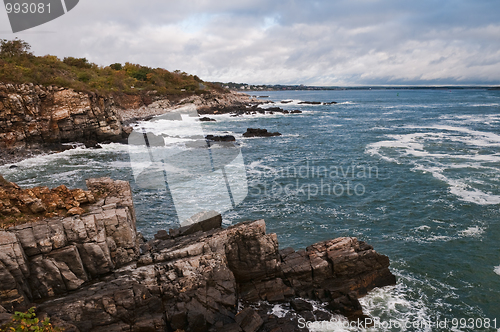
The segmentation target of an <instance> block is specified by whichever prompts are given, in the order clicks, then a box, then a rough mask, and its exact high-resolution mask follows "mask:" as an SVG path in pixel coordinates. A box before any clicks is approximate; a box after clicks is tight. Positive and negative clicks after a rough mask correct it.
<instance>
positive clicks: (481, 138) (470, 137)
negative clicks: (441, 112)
mask: <svg viewBox="0 0 500 332" xmlns="http://www.w3.org/2000/svg"><path fill="white" fill-rule="evenodd" d="M400 129H405V130H411V131H412V132H411V133H407V134H388V135H385V137H387V138H389V140H383V141H379V142H375V143H371V144H368V145H367V146H366V149H365V153H367V154H369V155H372V156H376V157H379V158H381V159H382V160H385V161H387V162H390V163H396V164H406V165H409V166H411V170H413V171H421V172H424V173H430V174H431V175H432V176H433V177H434V178H436V179H438V180H440V181H443V182H445V183H446V184H447V185H448V186H449V191H450V193H452V194H453V195H456V196H457V197H459V199H461V200H463V201H467V202H471V203H475V204H480V205H490V204H500V193H498V190H496V189H495V187H496V185H495V186H492V187H491V188H485V187H487V186H485V182H484V176H485V175H487V176H490V179H489V180H490V183H493V184H499V182H500V179H499V178H498V176H497V175H496V174H497V173H498V167H497V165H498V164H500V151H499V149H498V148H499V147H500V136H499V135H497V134H495V133H492V132H483V131H477V130H472V129H469V128H464V127H456V126H449V125H433V126H404V127H400ZM413 131H417V132H413ZM464 152H466V153H464ZM464 172H466V176H464Z"/></svg>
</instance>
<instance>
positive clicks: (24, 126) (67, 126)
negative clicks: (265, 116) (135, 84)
mask: <svg viewBox="0 0 500 332" xmlns="http://www.w3.org/2000/svg"><path fill="white" fill-rule="evenodd" d="M0 95H1V96H0V97H1V100H0V165H8V164H13V165H14V164H15V163H18V162H20V161H22V160H24V159H28V158H31V157H34V156H37V155H42V154H51V153H58V152H62V151H65V150H68V149H72V148H74V147H77V146H82V145H85V146H86V147H90V148H92V147H95V148H98V147H99V143H107V142H126V140H127V137H128V135H129V134H130V132H131V131H132V128H130V125H131V124H132V123H134V122H137V121H143V120H148V119H151V118H153V117H155V116H159V115H162V114H165V113H168V112H170V111H171V110H173V109H176V108H178V107H182V106H183V105H185V104H190V103H191V104H194V105H195V106H196V107H197V108H198V109H200V110H201V109H203V110H207V109H214V108H228V107H246V106H247V105H256V104H259V103H261V102H262V101H260V100H257V99H255V98H252V97H251V96H249V95H247V94H244V93H241V92H233V91H231V92H228V93H220V92H215V91H208V92H207V93H206V94H202V95H193V96H190V97H187V98H183V99H181V100H179V101H172V100H169V99H159V100H157V101H154V102H152V103H151V104H149V105H147V106H141V107H139V108H133V107H131V108H126V109H121V108H119V107H117V106H116V105H115V103H114V101H113V99H112V98H105V97H101V96H98V95H95V94H92V93H88V94H86V93H81V92H75V91H74V90H72V89H66V88H61V87H56V86H49V87H44V86H40V85H33V84H1V83H0Z"/></svg>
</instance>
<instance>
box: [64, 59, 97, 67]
mask: <svg viewBox="0 0 500 332" xmlns="http://www.w3.org/2000/svg"><path fill="white" fill-rule="evenodd" d="M63 62H64V63H65V64H67V65H68V66H72V67H77V68H92V64H91V63H89V61H88V60H87V59H86V58H73V57H72V56H70V57H67V58H64V60H63Z"/></svg>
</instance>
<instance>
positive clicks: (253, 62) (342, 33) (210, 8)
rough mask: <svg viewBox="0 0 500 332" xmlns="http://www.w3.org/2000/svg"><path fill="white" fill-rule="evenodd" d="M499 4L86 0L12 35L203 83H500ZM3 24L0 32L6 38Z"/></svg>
mask: <svg viewBox="0 0 500 332" xmlns="http://www.w3.org/2000/svg"><path fill="white" fill-rule="evenodd" d="M496 7H499V5H497V4H496V2H491V1H484V2H465V1H458V2H456V3H455V5H454V6H453V7H452V8H450V6H449V5H447V4H446V3H439V4H437V3H436V2H435V1H432V2H431V1H428V0H425V1H422V2H418V3H416V2H412V3H409V2H401V1H395V0H391V1H377V0H358V1H346V0H344V1H305V0H279V1H265V0H258V1H255V0H253V1H250V0H244V1H234V2H228V1H221V0H217V1H210V0H191V1H184V2H180V1H167V2H165V1H159V0H150V1H148V2H133V1H130V0H124V1H111V0H109V1H97V0H85V1H80V3H79V4H78V6H77V7H75V9H73V10H72V11H71V12H69V13H68V14H66V15H64V16H63V17H61V18H59V19H56V20H54V21H52V22H49V23H47V24H45V25H43V26H40V27H37V28H33V29H31V30H30V31H27V32H23V33H19V34H18V35H17V36H18V37H20V38H22V39H25V40H26V41H28V42H29V43H30V44H32V49H33V51H34V52H35V53H36V54H39V55H43V54H48V53H50V54H55V55H57V56H59V57H64V56H79V57H87V58H88V59H89V60H91V61H93V62H96V63H98V64H100V65H108V64H110V63H114V62H121V63H124V62H126V61H129V62H134V63H141V64H144V65H147V66H151V67H164V68H167V69H169V70H175V69H180V70H183V71H186V72H188V73H192V74H196V75H198V76H200V77H201V78H203V79H205V80H217V81H240V82H248V83H285V84H286V83H289V84H293V83H304V84H323V85H350V84H399V83H401V84H405V83H408V84H410V83H412V84H415V83H422V84H432V83H441V84H468V83H485V84H498V83H499V81H500V75H499V74H500V63H499V61H498V59H499V50H500V40H499V38H498V36H499V35H500V20H498V18H497V17H496V15H494V14H493V13H495V12H498V10H497V9H498V8H496ZM2 15H5V13H4V12H2V13H0V16H2ZM5 18H6V16H5ZM0 19H1V21H0V31H4V32H3V33H0V38H12V37H14V36H13V35H12V34H9V33H7V31H8V30H10V27H9V25H8V22H7V20H3V19H2V18H1V17H0ZM43 31H51V32H52V33H43Z"/></svg>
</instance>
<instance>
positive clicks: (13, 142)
mask: <svg viewBox="0 0 500 332" xmlns="http://www.w3.org/2000/svg"><path fill="white" fill-rule="evenodd" d="M121 138H122V125H121V123H120V120H119V118H118V116H117V113H116V110H115V108H114V103H113V99H111V98H104V97H101V96H98V95H96V94H94V93H82V92H75V91H73V90H72V89H65V88H58V87H54V86H48V87H44V86H41V85H33V84H31V83H30V84H1V83H0V149H3V150H5V149H33V148H42V147H47V146H48V147H50V146H57V145H59V144H61V143H70V142H81V143H88V142H90V143H92V142H96V141H97V142H102V141H116V140H120V139H121Z"/></svg>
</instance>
